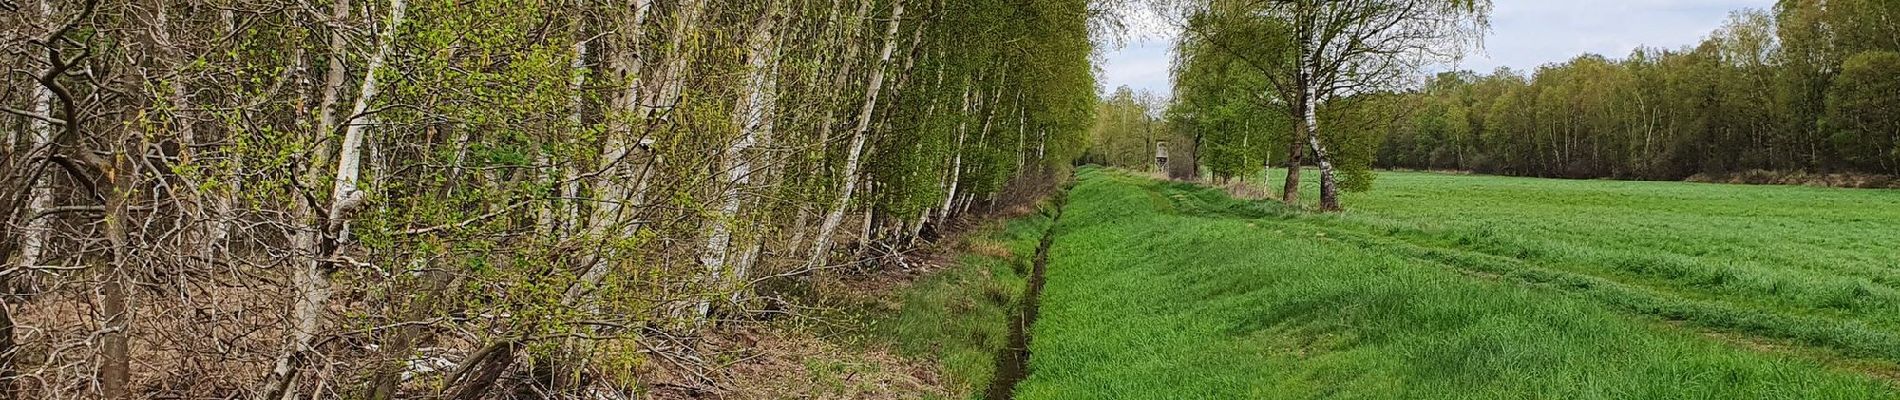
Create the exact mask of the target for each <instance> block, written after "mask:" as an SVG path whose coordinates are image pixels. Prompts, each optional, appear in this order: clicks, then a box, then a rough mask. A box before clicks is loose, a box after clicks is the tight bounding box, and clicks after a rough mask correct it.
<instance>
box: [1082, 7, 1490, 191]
mask: <svg viewBox="0 0 1900 400" xmlns="http://www.w3.org/2000/svg"><path fill="white" fill-rule="evenodd" d="M1149 4H1150V6H1151V7H1152V9H1153V10H1155V11H1157V12H1158V13H1159V14H1160V15H1161V16H1163V17H1164V18H1166V19H1167V20H1168V21H1170V22H1171V23H1172V24H1173V25H1174V26H1175V27H1176V28H1179V29H1180V31H1181V34H1180V35H1179V36H1178V37H1177V38H1176V42H1175V49H1174V51H1175V53H1174V54H1175V59H1174V63H1173V67H1172V68H1173V70H1172V71H1171V72H1172V73H1171V75H1172V80H1173V82H1172V83H1173V85H1174V98H1173V99H1172V101H1171V102H1170V103H1169V104H1168V105H1167V106H1165V107H1155V108H1157V109H1160V110H1156V111H1151V112H1153V113H1155V114H1159V115H1160V116H1161V117H1162V118H1160V119H1159V121H1157V120H1155V119H1143V120H1131V121H1123V120H1119V119H1115V118H1110V117H1109V116H1111V115H1114V114H1117V113H1120V112H1118V111H1116V110H1122V109H1134V108H1138V107H1134V106H1133V104H1135V103H1139V102H1131V101H1123V100H1120V99H1123V98H1132V97H1133V95H1130V94H1127V93H1126V91H1117V92H1116V93H1114V94H1113V95H1111V96H1109V98H1108V99H1107V100H1105V101H1104V102H1103V105H1102V106H1101V107H1102V111H1101V112H1100V114H1101V115H1102V116H1103V118H1102V122H1103V124H1104V125H1110V127H1105V128H1102V129H1097V130H1096V132H1095V133H1094V134H1095V135H1096V137H1097V138H1096V139H1095V140H1094V143H1095V144H1096V147H1095V149H1097V150H1094V151H1092V152H1091V154H1097V153H1100V154H1124V153H1128V152H1129V150H1127V149H1126V148H1127V147H1129V145H1128V144H1129V143H1148V144H1150V145H1152V143H1153V142H1155V141H1160V140H1158V139H1146V138H1145V137H1144V139H1141V140H1133V139H1130V138H1129V137H1131V136H1134V135H1136V134H1137V133H1136V132H1147V131H1151V130H1153V129H1152V126H1153V125H1156V124H1163V125H1165V126H1166V129H1163V131H1166V132H1169V134H1167V135H1165V136H1166V137H1167V140H1165V141H1166V142H1167V143H1168V144H1169V146H1168V150H1169V152H1170V154H1169V155H1170V157H1169V160H1168V163H1169V165H1168V166H1167V169H1168V170H1169V173H1170V175H1172V176H1174V177H1176V178H1184V179H1200V178H1202V176H1201V174H1202V172H1203V171H1205V172H1207V173H1209V174H1211V175H1212V178H1214V179H1216V180H1222V181H1225V180H1229V179H1234V178H1241V179H1253V178H1256V177H1259V176H1260V175H1261V171H1262V169H1263V168H1265V167H1266V166H1267V165H1268V164H1277V165H1282V166H1285V167H1286V168H1287V174H1286V179H1285V180H1284V181H1283V182H1282V183H1283V186H1282V188H1281V192H1280V199H1281V200H1282V201H1284V202H1286V203H1287V204H1293V205H1298V204H1300V191H1301V187H1302V186H1301V180H1302V179H1303V173H1302V167H1304V166H1308V165H1312V166H1317V167H1318V172H1319V177H1318V180H1319V202H1318V203H1319V208H1320V209H1321V210H1324V211H1333V210H1339V209H1340V208H1341V205H1340V203H1339V192H1340V191H1341V190H1366V189H1368V188H1370V187H1371V185H1372V181H1373V179H1374V178H1375V175H1374V174H1372V173H1371V168H1372V166H1373V161H1374V156H1376V155H1377V150H1378V149H1379V144H1380V140H1381V139H1382V136H1381V135H1380V133H1383V132H1384V131H1385V130H1387V129H1388V128H1389V127H1390V126H1392V125H1395V124H1396V123H1397V122H1398V121H1396V120H1395V118H1394V116H1395V115H1399V114H1398V113H1397V111H1398V110H1400V109H1401V108H1402V107H1400V101H1402V100H1403V99H1404V96H1402V95H1401V94H1402V93H1403V92H1404V91H1406V90H1408V89H1409V85H1410V83H1411V82H1413V81H1414V80H1413V77H1415V76H1417V74H1418V71H1420V70H1421V69H1422V68H1424V67H1427V66H1429V65H1433V64H1434V63H1438V62H1443V61H1447V60H1453V59H1456V58H1457V57H1459V56H1460V55H1462V54H1463V53H1464V52H1465V51H1466V50H1468V49H1470V48H1473V47H1474V46H1475V45H1477V44H1478V40H1479V38H1481V37H1482V35H1483V34H1484V33H1485V31H1486V30H1488V29H1489V28H1488V27H1489V23H1490V22H1489V20H1490V18H1489V15H1490V11H1491V3H1490V2H1489V1H1485V0H1288V1H1266V2H1262V1H1249V0H1151V1H1150V2H1149ZM1141 134H1142V135H1146V134H1145V133H1141ZM1148 136H1153V135H1148ZM1148 151H1149V152H1150V154H1152V151H1153V149H1149V150H1148ZM1103 158H1104V159H1106V160H1108V161H1110V162H1114V163H1124V164H1125V163H1129V162H1131V161H1129V160H1134V162H1140V163H1142V164H1143V165H1146V164H1152V163H1153V162H1154V160H1153V159H1152V158H1147V159H1143V160H1136V159H1134V158H1129V157H1103Z"/></svg>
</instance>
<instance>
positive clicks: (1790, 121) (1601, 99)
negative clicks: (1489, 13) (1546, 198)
mask: <svg viewBox="0 0 1900 400" xmlns="http://www.w3.org/2000/svg"><path fill="white" fill-rule="evenodd" d="M1415 96H1416V98H1415V99H1413V100H1415V101H1416V103H1415V104H1411V105H1410V106H1411V107H1405V108H1407V109H1410V110H1412V112H1411V113H1409V115H1408V116H1407V118H1406V119H1405V120H1404V122H1402V123H1399V124H1395V125H1393V126H1392V127H1391V128H1390V129H1389V130H1388V132H1387V137H1386V140H1385V141H1384V144H1383V146H1382V147H1380V148H1379V149H1378V154H1377V162H1376V163H1377V166H1380V167H1401V168H1433V169H1460V170H1471V171H1478V172H1484V173H1495V174H1506V175H1527V176H1546V177H1566V178H1604V177H1608V178H1626V179H1683V178H1688V177H1691V176H1694V175H1698V174H1709V175H1725V174H1732V173H1737V172H1743V171H1749V170H1773V171H1808V172H1856V173H1871V174H1887V175H1893V174H1900V1H1892V0H1783V1H1781V2H1780V3H1779V4H1777V5H1776V6H1775V7H1774V9H1773V10H1766V11H1764V10H1748V11H1739V12H1736V13H1734V14H1732V15H1731V16H1730V18H1729V20H1728V22H1727V23H1726V24H1725V25H1724V26H1723V27H1722V28H1720V29H1719V30H1717V31H1715V32H1714V33H1713V34H1711V35H1709V37H1708V38H1707V39H1705V40H1703V41H1702V42H1701V43H1700V44H1698V45H1696V46H1693V47H1685V48H1682V49H1677V50H1667V49H1656V48H1643V49H1638V50H1636V51H1635V52H1634V53H1632V54H1630V55H1629V56H1628V57H1626V58H1623V59H1621V60H1615V59H1609V58H1606V57H1603V56H1600V55H1594V54H1586V55H1583V56H1579V57H1577V58H1575V59H1572V60H1570V61H1569V62H1566V63H1562V64H1554V65H1546V66H1543V67H1541V68H1538V69H1537V71H1535V72H1534V73H1530V74H1528V75H1527V74H1526V73H1523V72H1519V71H1514V70H1510V69H1499V70H1497V71H1495V72H1493V73H1491V74H1476V73H1471V72H1451V73H1443V74H1439V75H1437V76H1436V77H1433V78H1431V79H1430V80H1428V82H1427V83H1426V85H1425V86H1424V88H1423V89H1422V90H1421V91H1420V92H1418V93H1416V94H1415Z"/></svg>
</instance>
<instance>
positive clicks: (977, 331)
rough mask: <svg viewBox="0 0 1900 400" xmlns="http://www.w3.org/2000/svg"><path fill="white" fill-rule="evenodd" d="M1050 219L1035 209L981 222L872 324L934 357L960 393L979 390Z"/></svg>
mask: <svg viewBox="0 0 1900 400" xmlns="http://www.w3.org/2000/svg"><path fill="white" fill-rule="evenodd" d="M1050 224H1051V219H1050V217H1049V215H1047V214H1041V213H1039V214H1035V215H1030V216H1026V217H1021V218H1016V219H1012V220H1009V221H1003V222H995V223H991V224H988V225H985V226H982V227H979V228H978V229H977V230H976V231H974V232H972V233H970V234H968V236H967V237H968V239H967V240H968V241H969V243H967V244H966V245H965V246H963V247H965V248H966V250H969V251H967V252H965V254H962V255H961V256H960V257H959V258H958V259H957V260H956V261H957V262H956V264H955V265H952V266H950V267H949V268H947V269H945V270H943V271H939V272H936V273H934V274H932V275H931V276H929V277H926V278H924V279H922V280H920V281H918V282H917V283H916V284H915V285H913V286H912V287H911V288H909V289H907V290H906V291H905V293H904V295H903V304H902V306H901V307H900V309H899V310H898V312H896V313H895V314H893V315H887V316H883V317H882V318H879V319H877V320H876V321H875V322H874V323H873V326H874V329H873V330H872V331H873V332H874V334H875V335H876V336H877V337H878V338H879V339H880V340H884V341H887V342H893V343H895V344H896V345H897V347H898V349H899V350H900V351H901V352H902V353H903V354H904V355H906V356H910V357H913V358H917V359H923V360H931V361H934V362H936V363H937V364H938V365H939V366H940V367H942V368H943V372H944V375H945V378H946V380H947V384H946V386H947V387H948V388H949V389H950V390H951V391H952V392H953V393H956V394H957V395H959V397H960V398H977V397H978V396H981V395H982V394H983V391H984V390H985V389H986V388H988V385H989V384H990V380H991V379H992V378H994V375H995V370H996V353H997V351H998V350H1000V349H1002V348H1003V347H1005V346H1007V345H1008V342H1009V321H1010V316H1011V315H1013V314H1014V313H1016V312H1018V310H1020V309H1021V307H1022V305H1023V304H1022V301H1023V299H1022V296H1023V292H1024V290H1025V289H1026V285H1027V282H1028V276H1029V271H1030V268H1031V262H1032V261H1033V260H1032V259H1033V258H1034V256H1035V254H1036V247H1037V245H1038V244H1039V242H1040V240H1041V239H1042V235H1043V233H1044V232H1045V231H1046V230H1048V228H1049V225H1050Z"/></svg>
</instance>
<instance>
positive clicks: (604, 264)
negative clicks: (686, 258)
mask: <svg viewBox="0 0 1900 400" xmlns="http://www.w3.org/2000/svg"><path fill="white" fill-rule="evenodd" d="M650 5H651V3H650V2H649V1H648V0H638V1H636V2H635V7H637V8H636V9H634V10H632V12H633V16H632V20H631V21H629V25H631V26H628V27H625V29H627V30H628V32H627V33H625V34H623V39H621V40H619V41H618V42H615V43H616V44H617V45H618V46H617V47H614V49H615V50H617V51H609V52H608V53H607V54H603V55H602V57H601V58H602V59H603V60H604V61H605V63H606V65H607V69H608V70H609V71H611V72H612V73H613V74H615V75H617V76H618V77H619V78H620V80H621V81H622V82H623V83H621V85H623V86H621V87H620V93H617V94H615V95H614V96H613V97H612V98H611V99H610V100H609V102H608V107H611V108H612V110H613V112H619V113H622V114H621V115H620V117H619V118H609V119H610V121H611V122H609V125H608V131H607V138H606V140H605V142H606V143H605V145H604V146H605V147H603V148H602V150H601V159H600V164H601V165H600V171H601V173H600V176H599V177H598V178H595V179H594V182H593V187H594V196H595V198H596V199H597V200H599V201H598V202H596V203H595V205H594V209H593V213H592V215H590V216H589V218H588V220H589V221H588V222H589V223H588V227H589V229H588V230H589V233H590V234H592V235H593V236H594V237H593V238H592V240H595V241H598V242H599V243H608V242H610V241H611V239H612V238H615V237H627V236H632V235H633V233H634V232H637V231H639V229H640V225H639V223H638V222H633V221H627V220H626V217H627V215H625V214H627V213H628V211H629V210H630V209H637V207H638V206H639V204H638V200H637V199H636V198H635V194H634V192H635V189H634V188H633V187H632V186H630V185H628V182H632V181H637V180H641V179H640V178H639V177H638V175H639V173H636V172H634V171H633V166H634V164H635V161H634V160H629V159H627V158H628V156H629V155H630V154H634V153H635V152H639V153H640V154H642V155H645V154H646V152H647V151H648V150H647V149H646V148H645V147H646V146H647V145H648V143H646V142H645V141H642V140H638V139H636V138H635V134H634V128H633V127H634V126H636V125H639V122H640V121H639V120H638V119H636V118H632V117H631V115H633V114H634V113H636V111H637V109H638V108H639V104H640V82H641V78H642V77H641V76H640V61H639V57H637V56H636V55H635V53H637V52H639V51H640V41H639V38H640V35H641V34H642V33H643V31H642V29H643V28H644V26H645V24H646V16H647V13H648V12H649V11H648V10H649V9H650V8H651V7H650ZM578 195H579V193H578V188H576V193H575V194H574V196H576V197H578ZM572 212H573V213H574V214H576V216H578V214H579V213H580V211H579V209H578V208H576V209H575V210H573V211H572ZM576 224H578V222H576ZM616 227H618V228H617V229H616ZM615 253H617V252H616V251H615V250H613V249H603V250H599V251H597V252H596V253H595V254H593V255H592V258H591V259H589V260H588V261H587V262H586V264H587V269H586V270H585V271H583V272H581V276H580V277H579V280H578V281H577V282H576V283H575V284H573V285H571V286H568V288H567V291H566V292H564V293H562V295H561V304H564V305H572V304H574V302H575V301H578V300H580V296H581V294H582V293H585V292H586V291H587V290H590V289H591V288H593V287H594V286H596V285H598V284H599V283H600V280H601V279H602V278H604V277H606V275H607V271H608V269H609V267H610V266H611V263H612V262H613V260H614V258H615V257H614V254H615Z"/></svg>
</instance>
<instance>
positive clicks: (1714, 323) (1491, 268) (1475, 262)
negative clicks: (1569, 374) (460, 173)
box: [1138, 182, 1900, 387]
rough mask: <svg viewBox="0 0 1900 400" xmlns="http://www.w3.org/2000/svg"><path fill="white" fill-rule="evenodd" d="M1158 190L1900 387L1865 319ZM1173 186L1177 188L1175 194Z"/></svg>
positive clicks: (1896, 368)
mask: <svg viewBox="0 0 1900 400" xmlns="http://www.w3.org/2000/svg"><path fill="white" fill-rule="evenodd" d="M1138 186H1140V187H1142V188H1144V189H1146V190H1147V191H1149V192H1150V193H1151V195H1152V196H1155V197H1160V198H1164V199H1169V200H1172V201H1171V202H1170V203H1171V204H1169V205H1170V206H1171V207H1169V210H1170V211H1173V212H1176V213H1180V214H1183V215H1199V216H1206V217H1210V218H1243V219H1249V220H1253V221H1254V222H1253V223H1254V224H1263V223H1264V224H1272V225H1277V226H1279V227H1280V228H1283V229H1306V230H1313V231H1317V232H1318V233H1320V235H1319V236H1321V237H1322V239H1323V240H1337V241H1341V242H1344V243H1346V244H1350V245H1353V246H1356V247H1359V248H1362V249H1366V250H1369V251H1374V252H1387V253H1392V254H1395V255H1399V256H1402V257H1405V258H1408V259H1413V260H1417V261H1420V262H1425V263H1428V264H1431V265H1436V266H1440V267H1444V268H1446V269H1449V270H1451V271H1452V272H1456V273H1459V274H1462V275H1465V276H1469V277H1472V278H1474V279H1483V280H1488V281H1499V282H1514V283H1517V284H1522V285H1527V286H1533V287H1539V288H1545V289H1551V290H1556V291H1560V292H1564V293H1571V294H1574V295H1579V296H1582V297H1583V298H1585V299H1589V300H1591V301H1593V302H1596V303H1599V304H1604V305H1607V306H1609V307H1611V308H1612V309H1617V310H1623V311H1624V312H1629V313H1632V314H1635V315H1639V316H1647V317H1651V318H1655V319H1657V320H1659V321H1660V322H1661V323H1662V324H1664V325H1668V326H1670V327H1672V328H1674V329H1685V330H1688V331H1691V332H1693V333H1696V334H1699V335H1701V336H1704V337H1707V338H1710V339H1711V340H1715V341H1718V342H1722V343H1724V344H1728V345H1730V346H1735V347H1740V348H1745V349H1748V350H1751V351H1756V352H1764V353H1773V354H1781V355H1787V356H1792V357H1798V358H1802V359H1807V360H1811V361H1814V362H1816V363H1819V364H1821V365H1826V366H1828V367H1830V368H1834V369H1837V370H1841V371H1847V372H1852V373H1857V374H1861V375H1865V376H1868V377H1872V378H1875V379H1878V380H1880V381H1882V382H1887V383H1888V384H1889V385H1893V386H1896V387H1900V334H1895V333H1893V332H1889V331H1885V330H1881V329H1877V328H1874V327H1872V326H1869V325H1868V324H1866V323H1864V322H1860V321H1852V320H1843V319H1840V318H1834V317H1829V316H1825V315H1805V314H1789V313H1782V312H1776V311H1772V310H1761V309H1757V308H1751V307H1737V306H1734V305H1731V304H1727V303H1724V302H1720V301H1710V300H1698V299H1690V298H1684V297H1681V296H1677V295H1672V294H1669V293H1667V292H1663V291H1659V290H1656V289H1652V288H1648V287H1644V286H1641V285H1634V284H1628V283H1623V282H1619V281H1616V280H1612V279H1608V278H1604V277H1600V276H1595V275H1590V274H1583V273H1576V272H1570V271H1565V270H1560V269H1556V268H1551V267H1547V266H1543V265H1539V264H1537V263H1535V262H1533V261H1530V260H1526V259H1523V258H1519V257H1511V256H1507V255H1499V254H1492V253H1488V252H1483V251H1479V250H1474V249H1465V248H1460V247H1456V246H1437V245H1431V244H1424V243H1418V242H1415V241H1413V240H1408V239H1406V238H1404V237H1400V236H1396V235H1388V234H1379V233H1376V232H1366V231H1362V230H1356V229H1350V228H1346V227H1335V226H1329V225H1322V224H1319V223H1315V221H1311V220H1308V218H1314V217H1312V216H1309V215H1303V214H1300V213H1296V212H1292V211H1290V210H1286V209H1284V208H1283V207H1278V206H1277V204H1257V202H1243V201H1233V202H1232V203H1228V204H1217V203H1222V202H1217V201H1209V199H1204V198H1198V197H1196V194H1195V193H1186V192H1189V191H1190V190H1194V189H1201V188H1199V187H1197V186H1196V185H1191V184H1185V183H1170V182H1147V183H1143V184H1138ZM1170 192H1172V193H1170Z"/></svg>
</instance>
